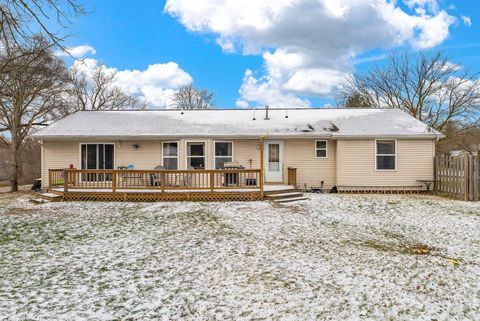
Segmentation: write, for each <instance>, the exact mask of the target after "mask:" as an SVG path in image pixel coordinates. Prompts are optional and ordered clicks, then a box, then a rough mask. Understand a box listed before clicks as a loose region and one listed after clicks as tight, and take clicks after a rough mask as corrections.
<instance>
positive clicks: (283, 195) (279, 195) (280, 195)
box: [265, 192, 303, 200]
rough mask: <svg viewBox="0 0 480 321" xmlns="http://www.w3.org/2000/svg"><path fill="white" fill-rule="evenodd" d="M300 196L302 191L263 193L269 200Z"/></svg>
mask: <svg viewBox="0 0 480 321" xmlns="http://www.w3.org/2000/svg"><path fill="white" fill-rule="evenodd" d="M302 196H303V193H300V192H288V193H277V194H270V195H265V198H266V199H269V200H278V199H284V198H293V197H302Z"/></svg>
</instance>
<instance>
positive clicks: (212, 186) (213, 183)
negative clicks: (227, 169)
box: [210, 171, 215, 192]
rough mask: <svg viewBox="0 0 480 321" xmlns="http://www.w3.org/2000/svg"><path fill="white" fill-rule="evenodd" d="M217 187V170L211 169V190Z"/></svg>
mask: <svg viewBox="0 0 480 321" xmlns="http://www.w3.org/2000/svg"><path fill="white" fill-rule="evenodd" d="M214 189H215V172H214V171H210V191H211V192H213V190H214Z"/></svg>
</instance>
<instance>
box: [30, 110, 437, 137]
mask: <svg viewBox="0 0 480 321" xmlns="http://www.w3.org/2000/svg"><path fill="white" fill-rule="evenodd" d="M287 115H288V118H287V117H286V116H287ZM253 116H254V111H253V110H252V109H223V110H222V109H214V110H195V111H185V112H184V113H183V114H182V113H181V112H180V111H179V110H150V111H82V112H77V113H75V114H72V115H70V116H67V117H65V118H63V119H61V120H59V121H57V122H56V123H54V124H52V125H50V126H48V127H46V128H44V129H41V130H39V131H38V132H36V133H35V134H33V135H32V136H33V137H34V138H37V139H67V138H92V137H96V138H116V139H128V138H137V139H138V138H168V137H238V138H259V137H260V136H262V135H267V136H268V137H279V138H280V137H298V138H300V137H332V138H335V137H338V138H340V137H416V138H428V137H432V138H433V137H436V136H437V137H442V134H440V133H439V132H437V131H435V130H431V129H429V128H428V127H427V126H426V125H425V124H424V123H422V122H420V121H418V120H417V119H415V118H414V117H412V116H410V115H408V114H407V113H405V112H403V111H400V110H397V109H341V108H332V109H326V108H309V109H270V111H269V118H270V119H269V120H265V119H264V118H265V110H263V109H257V110H256V111H255V120H253Z"/></svg>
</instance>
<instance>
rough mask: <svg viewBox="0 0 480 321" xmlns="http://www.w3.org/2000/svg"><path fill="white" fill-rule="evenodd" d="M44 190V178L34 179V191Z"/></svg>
mask: <svg viewBox="0 0 480 321" xmlns="http://www.w3.org/2000/svg"><path fill="white" fill-rule="evenodd" d="M41 190H42V179H41V178H37V179H36V180H34V181H33V185H32V191H35V192H40V191H41Z"/></svg>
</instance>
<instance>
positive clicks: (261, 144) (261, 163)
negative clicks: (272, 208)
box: [260, 136, 265, 200]
mask: <svg viewBox="0 0 480 321" xmlns="http://www.w3.org/2000/svg"><path fill="white" fill-rule="evenodd" d="M264 140H265V138H264V137H263V136H262V137H261V138H260V198H261V199H262V200H263V198H264V192H263V184H264V182H263V180H264V173H263V172H264V168H263V167H264V166H263V158H264V155H263V149H264V146H263V145H264Z"/></svg>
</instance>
